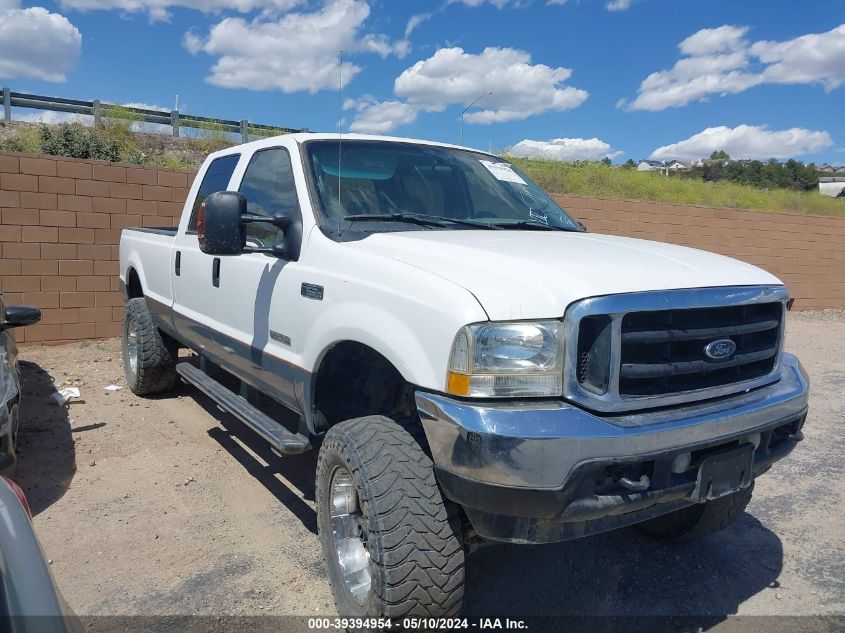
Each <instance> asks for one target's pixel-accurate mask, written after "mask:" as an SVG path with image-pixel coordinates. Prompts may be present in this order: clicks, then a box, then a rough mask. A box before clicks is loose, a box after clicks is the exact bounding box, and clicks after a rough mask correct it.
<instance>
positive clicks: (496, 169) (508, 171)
mask: <svg viewBox="0 0 845 633" xmlns="http://www.w3.org/2000/svg"><path fill="white" fill-rule="evenodd" d="M478 162H480V163H481V164H482V165H484V166H485V167H486V168H487V171H489V172H490V173H491V174H493V176H495V178H496V180H503V181H504V182H515V183H517V184H518V185H525V184H527V183H526V182H525V181H524V180H523V179H522V178H520V177H519V174H517V173H516V172H515V171H514V170H513V167H511V166H510V165H508V164H507V163H494V162H493V161H492V160H481V161H478Z"/></svg>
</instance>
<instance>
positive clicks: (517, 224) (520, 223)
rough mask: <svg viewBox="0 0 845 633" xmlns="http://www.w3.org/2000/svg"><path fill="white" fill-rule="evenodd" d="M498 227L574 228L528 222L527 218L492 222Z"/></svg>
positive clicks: (558, 229)
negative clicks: (515, 220)
mask: <svg viewBox="0 0 845 633" xmlns="http://www.w3.org/2000/svg"><path fill="white" fill-rule="evenodd" d="M493 226H495V227H496V228H499V229H542V230H543V231H570V232H571V231H575V229H567V228H564V227H562V226H553V225H551V224H543V223H542V222H529V221H528V220H519V221H517V222H496V223H495V224H493Z"/></svg>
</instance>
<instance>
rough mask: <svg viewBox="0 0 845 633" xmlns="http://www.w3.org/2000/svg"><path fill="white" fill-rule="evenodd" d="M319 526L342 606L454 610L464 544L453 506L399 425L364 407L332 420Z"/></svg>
mask: <svg viewBox="0 0 845 633" xmlns="http://www.w3.org/2000/svg"><path fill="white" fill-rule="evenodd" d="M317 526H318V529H319V533H320V542H321V544H322V547H323V555H324V557H325V560H326V566H327V568H328V572H329V579H330V581H331V587H332V593H333V595H334V598H335V604H336V606H337V610H338V612H339V613H340V615H341V616H346V617H349V616H352V617H377V618H391V619H397V618H402V617H404V616H423V617H426V616H431V617H448V616H454V615H457V614H458V613H459V612H460V608H461V601H462V599H463V592H464V550H463V543H462V540H461V526H460V519H459V515H458V509H457V507H456V506H455V505H454V504H452V503H450V502H448V501H447V500H445V499H444V498H443V497H442V495H441V492H440V489H439V488H438V486H437V482H436V481H435V478H434V469H433V466H432V463H431V460H430V459H429V458H428V456H427V455H426V454H425V453H424V452H423V450H422V449H421V448H420V445H419V444H418V443H417V441H416V440H415V439H414V438H413V437H412V436H411V435H410V434H409V433H408V431H406V430H405V429H404V428H403V427H402V426H401V425H399V424H398V423H396V422H395V421H393V420H390V419H389V418H385V417H381V416H369V417H365V418H357V419H354V420H347V421H346V422H341V423H340V424H337V425H335V426H333V427H332V428H331V429H330V430H329V431H328V433H326V437H325V439H324V441H323V445H322V447H321V448H320V455H319V457H318V460H317Z"/></svg>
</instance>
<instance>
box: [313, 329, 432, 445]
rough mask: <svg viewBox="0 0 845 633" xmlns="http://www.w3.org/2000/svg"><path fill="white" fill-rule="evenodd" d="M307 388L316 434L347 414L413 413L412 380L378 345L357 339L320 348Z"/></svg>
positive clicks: (401, 415) (400, 415)
mask: <svg viewBox="0 0 845 633" xmlns="http://www.w3.org/2000/svg"><path fill="white" fill-rule="evenodd" d="M305 389H306V393H305V394H304V395H305V398H304V399H305V404H306V407H307V410H308V412H309V413H310V415H309V416H308V417H309V426H311V427H312V428H311V431H312V432H315V433H320V432H323V431H326V430H328V429H329V428H331V427H332V426H334V425H335V424H337V423H339V422H342V421H344V420H347V419H351V418H359V417H365V416H368V415H384V416H387V417H403V418H405V417H409V416H412V415H415V405H414V399H413V391H414V383H413V382H412V381H411V380H409V379H408V377H407V376H406V375H405V373H403V372H402V370H401V369H400V368H399V367H398V366H397V363H395V362H393V360H391V358H389V357H388V355H387V354H385V353H384V352H383V351H382V350H380V349H377V348H376V347H374V346H372V345H370V344H369V343H365V342H362V341H361V340H358V339H355V338H345V339H340V340H336V341H333V342H332V343H330V344H328V345H326V346H324V347H323V349H322V350H321V352H320V354H319V355H318V356H317V360H316V364H315V369H314V371H313V373H312V374H311V378H310V381H308V383H307V384H306V385H305Z"/></svg>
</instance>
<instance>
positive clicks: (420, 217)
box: [343, 213, 502, 230]
mask: <svg viewBox="0 0 845 633" xmlns="http://www.w3.org/2000/svg"><path fill="white" fill-rule="evenodd" d="M343 219H344V220H348V221H350V222H356V221H362V222H364V221H369V222H408V223H410V224H419V225H421V226H439V227H446V226H448V225H449V224H460V225H461V226H472V227H475V228H479V229H492V230H501V228H502V227H500V226H496V225H495V224H491V223H490V222H478V221H475V220H459V219H456V218H445V217H442V216H439V215H427V214H425V213H389V214H387V215H380V214H378V213H363V214H360V215H347V216H346V217H344V218H343Z"/></svg>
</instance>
